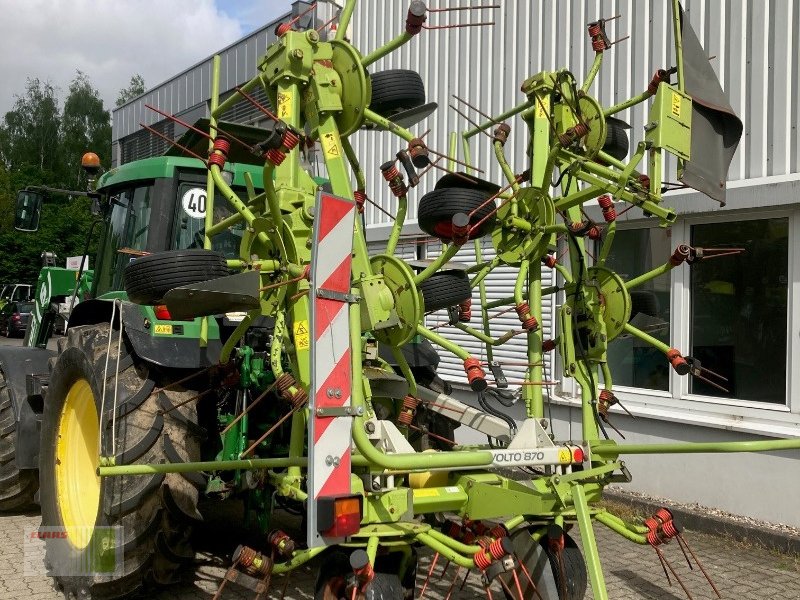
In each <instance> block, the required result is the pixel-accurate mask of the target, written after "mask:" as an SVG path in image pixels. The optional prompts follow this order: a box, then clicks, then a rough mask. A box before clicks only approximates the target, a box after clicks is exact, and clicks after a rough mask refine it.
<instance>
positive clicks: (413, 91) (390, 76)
mask: <svg viewBox="0 0 800 600" xmlns="http://www.w3.org/2000/svg"><path fill="white" fill-rule="evenodd" d="M370 79H372V101H371V102H370V105H369V107H370V109H371V110H372V111H373V112H376V113H378V114H379V115H381V116H382V117H386V118H389V117H391V116H392V115H393V114H395V113H398V112H402V111H406V110H409V109H412V108H416V107H418V106H422V105H423V104H425V86H424V85H423V83H422V78H421V77H420V76H419V73H417V72H416V71H410V70H408V69H389V70H387V71H380V72H378V73H373V74H372V75H370Z"/></svg>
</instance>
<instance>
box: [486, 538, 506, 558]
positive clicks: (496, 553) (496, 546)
mask: <svg viewBox="0 0 800 600" xmlns="http://www.w3.org/2000/svg"><path fill="white" fill-rule="evenodd" d="M503 540H505V538H499V539H496V540H494V541H493V542H492V543H491V544H489V554H491V555H492V558H494V559H495V560H500V559H501V558H503V557H504V556H506V555H507V554H508V552H506V548H505V545H504V544H503Z"/></svg>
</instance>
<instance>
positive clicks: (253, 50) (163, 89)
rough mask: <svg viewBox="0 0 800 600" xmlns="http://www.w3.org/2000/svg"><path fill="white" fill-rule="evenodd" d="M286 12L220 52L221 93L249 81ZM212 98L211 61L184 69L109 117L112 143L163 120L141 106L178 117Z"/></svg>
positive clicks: (285, 17)
mask: <svg viewBox="0 0 800 600" xmlns="http://www.w3.org/2000/svg"><path fill="white" fill-rule="evenodd" d="M288 15H289V13H287V14H286V15H283V16H281V17H279V18H278V19H276V20H275V21H273V22H272V23H269V24H267V25H265V26H264V27H262V28H261V29H259V30H257V31H254V32H253V33H251V34H250V35H248V36H247V37H245V38H242V39H241V40H239V41H238V42H236V43H235V44H232V45H230V46H228V47H227V48H225V49H223V50H221V51H220V53H219V54H220V59H221V65H220V91H221V92H226V91H228V90H232V89H233V87H234V86H236V85H240V84H242V83H244V82H246V81H248V80H250V79H251V78H252V77H253V76H254V75H255V74H256V65H257V63H258V60H259V59H260V58H261V57H262V56H263V55H264V54H265V53H266V51H267V46H268V45H269V44H271V43H272V42H274V41H275V33H274V31H273V30H274V29H275V25H277V24H278V23H280V22H282V21H285V20H286V19H287V17H288ZM210 97H211V59H210V58H208V59H206V60H204V61H203V62H201V63H199V64H197V65H195V66H193V67H191V68H189V69H187V70H186V71H184V72H183V73H180V74H179V75H176V76H175V77H173V78H172V79H170V80H169V81H166V82H164V83H162V84H161V85H159V86H158V87H156V88H153V89H152V90H149V91H148V92H147V93H146V94H144V95H143V96H141V97H139V98H137V99H135V100H132V101H131V102H129V103H128V104H125V105H124V106H121V107H120V108H118V109H115V110H114V111H113V114H112V118H113V120H112V124H113V125H112V127H113V133H112V138H113V141H116V140H119V139H120V138H123V137H126V136H128V135H131V134H134V133H136V132H137V131H139V129H140V127H139V123H140V122H141V123H145V124H146V125H152V124H153V123H156V122H158V121H160V120H161V119H162V117H161V116H159V115H158V114H157V113H155V112H153V111H151V110H148V109H146V108H145V107H144V105H145V104H150V105H153V106H156V107H157V108H160V109H161V110H164V111H167V112H169V113H171V114H178V113H180V112H182V111H185V110H187V109H189V108H192V107H195V106H196V105H198V104H206V103H207V102H208V100H209V98H210Z"/></svg>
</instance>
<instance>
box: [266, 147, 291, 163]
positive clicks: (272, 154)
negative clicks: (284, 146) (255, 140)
mask: <svg viewBox="0 0 800 600" xmlns="http://www.w3.org/2000/svg"><path fill="white" fill-rule="evenodd" d="M264 158H266V159H267V160H268V161H269V162H271V163H272V164H273V165H275V166H276V167H277V166H278V165H280V164H281V163H282V162H283V161H284V160H286V153H284V152H281V151H280V150H277V149H275V148H273V149H272V150H267V151H266V152H265V153H264Z"/></svg>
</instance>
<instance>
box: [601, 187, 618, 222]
mask: <svg viewBox="0 0 800 600" xmlns="http://www.w3.org/2000/svg"><path fill="white" fill-rule="evenodd" d="M597 203H598V204H599V205H600V209H601V210H602V211H603V218H604V219H605V220H606V223H611V222H612V221H614V220H615V219H616V218H617V211H616V210H614V201H613V200H612V199H611V196H610V195H609V194H603V195H602V196H600V197H599V198H598V199H597Z"/></svg>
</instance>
